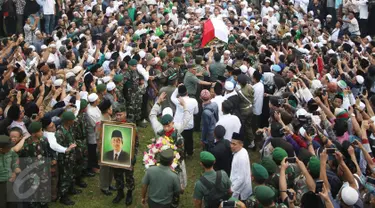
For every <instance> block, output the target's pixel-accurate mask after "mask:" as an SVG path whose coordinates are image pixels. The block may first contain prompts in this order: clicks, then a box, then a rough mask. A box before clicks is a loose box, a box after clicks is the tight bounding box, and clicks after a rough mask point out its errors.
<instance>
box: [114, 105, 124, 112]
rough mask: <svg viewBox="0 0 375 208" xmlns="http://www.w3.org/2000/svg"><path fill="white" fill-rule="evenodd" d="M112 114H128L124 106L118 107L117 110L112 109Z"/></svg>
mask: <svg viewBox="0 0 375 208" xmlns="http://www.w3.org/2000/svg"><path fill="white" fill-rule="evenodd" d="M112 112H113V113H114V114H116V113H122V112H126V107H125V105H124V104H120V105H117V106H116V107H115V108H113V109H112Z"/></svg>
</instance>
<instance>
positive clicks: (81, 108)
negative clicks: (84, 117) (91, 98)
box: [79, 99, 88, 110]
mask: <svg viewBox="0 0 375 208" xmlns="http://www.w3.org/2000/svg"><path fill="white" fill-rule="evenodd" d="M87 104H88V102H87V100H85V99H81V104H80V105H79V110H83V109H85V108H86V107H87Z"/></svg>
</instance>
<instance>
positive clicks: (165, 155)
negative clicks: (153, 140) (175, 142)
mask: <svg viewBox="0 0 375 208" xmlns="http://www.w3.org/2000/svg"><path fill="white" fill-rule="evenodd" d="M173 158H174V153H173V150H172V149H166V150H163V151H162V152H160V161H164V162H170V161H172V160H173Z"/></svg>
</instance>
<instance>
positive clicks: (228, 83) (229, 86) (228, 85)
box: [224, 81, 234, 91]
mask: <svg viewBox="0 0 375 208" xmlns="http://www.w3.org/2000/svg"><path fill="white" fill-rule="evenodd" d="M224 88H225V89H226V90H228V91H232V90H233V89H234V84H233V82H231V81H226V82H225V84H224Z"/></svg>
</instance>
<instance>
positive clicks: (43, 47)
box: [40, 44, 48, 50]
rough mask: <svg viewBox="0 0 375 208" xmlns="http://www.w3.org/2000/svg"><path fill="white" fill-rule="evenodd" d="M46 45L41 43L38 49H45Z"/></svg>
mask: <svg viewBox="0 0 375 208" xmlns="http://www.w3.org/2000/svg"><path fill="white" fill-rule="evenodd" d="M47 48H48V47H47V46H46V45H44V44H43V45H42V46H40V49H42V50H45V49H47Z"/></svg>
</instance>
